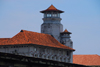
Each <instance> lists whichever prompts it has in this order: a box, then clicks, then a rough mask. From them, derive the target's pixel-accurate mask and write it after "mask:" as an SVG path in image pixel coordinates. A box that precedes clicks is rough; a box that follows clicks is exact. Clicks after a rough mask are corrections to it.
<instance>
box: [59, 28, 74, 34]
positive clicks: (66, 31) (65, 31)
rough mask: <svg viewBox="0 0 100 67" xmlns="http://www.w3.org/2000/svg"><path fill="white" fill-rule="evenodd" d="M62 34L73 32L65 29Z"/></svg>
mask: <svg viewBox="0 0 100 67" xmlns="http://www.w3.org/2000/svg"><path fill="white" fill-rule="evenodd" d="M61 34H72V33H71V32H69V31H68V30H67V29H65V30H64V32H61Z"/></svg>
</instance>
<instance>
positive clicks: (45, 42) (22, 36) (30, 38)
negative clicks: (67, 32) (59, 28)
mask: <svg viewBox="0 0 100 67" xmlns="http://www.w3.org/2000/svg"><path fill="white" fill-rule="evenodd" d="M20 44H36V45H42V46H49V47H56V48H62V49H69V50H73V51H74V49H72V48H70V47H67V46H65V45H63V44H61V43H60V42H58V41H57V40H56V39H55V38H53V37H52V36H51V35H48V34H43V33H37V32H32V31H26V30H21V31H20V32H19V33H18V34H16V35H15V36H14V37H12V38H9V39H8V40H5V41H0V45H20Z"/></svg>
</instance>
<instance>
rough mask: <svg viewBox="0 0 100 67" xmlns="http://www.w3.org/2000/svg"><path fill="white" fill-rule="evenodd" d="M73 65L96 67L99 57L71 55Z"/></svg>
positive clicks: (99, 63) (99, 61) (99, 60)
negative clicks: (93, 66) (94, 66)
mask: <svg viewBox="0 0 100 67" xmlns="http://www.w3.org/2000/svg"><path fill="white" fill-rule="evenodd" d="M73 63H76V64H82V65H89V66H92V65H96V66H100V56H99V55H73Z"/></svg>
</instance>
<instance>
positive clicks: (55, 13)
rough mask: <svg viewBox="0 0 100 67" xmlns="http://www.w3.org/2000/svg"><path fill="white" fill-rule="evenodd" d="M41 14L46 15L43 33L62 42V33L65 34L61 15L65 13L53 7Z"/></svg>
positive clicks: (42, 26) (42, 28) (42, 27)
mask: <svg viewBox="0 0 100 67" xmlns="http://www.w3.org/2000/svg"><path fill="white" fill-rule="evenodd" d="M40 12H41V13H43V14H44V17H43V24H42V25H41V33H45V34H50V35H52V36H53V37H54V38H55V39H57V40H58V41H59V42H60V32H63V25H62V24H61V23H60V21H61V18H60V13H63V11H61V10H58V9H56V8H55V7H54V6H53V5H51V6H50V7H49V8H47V9H46V10H43V11H40Z"/></svg>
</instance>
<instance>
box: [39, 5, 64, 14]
mask: <svg viewBox="0 0 100 67" xmlns="http://www.w3.org/2000/svg"><path fill="white" fill-rule="evenodd" d="M50 11H55V12H59V13H63V12H64V11H61V10H58V9H56V8H55V7H54V6H53V5H51V6H50V7H49V8H47V9H46V10H43V11H40V12H41V13H45V12H50Z"/></svg>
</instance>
